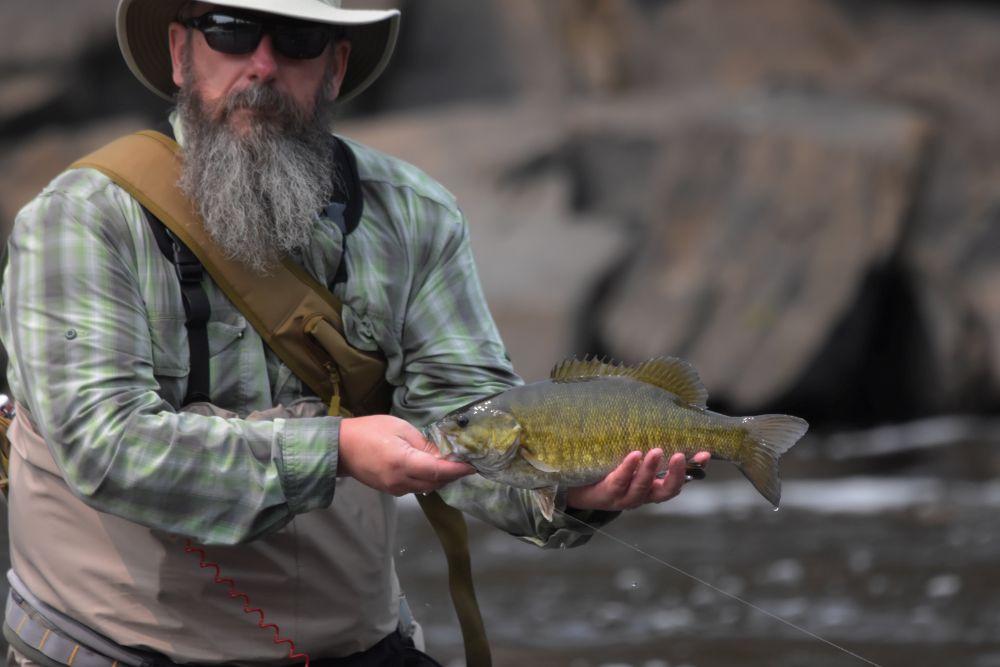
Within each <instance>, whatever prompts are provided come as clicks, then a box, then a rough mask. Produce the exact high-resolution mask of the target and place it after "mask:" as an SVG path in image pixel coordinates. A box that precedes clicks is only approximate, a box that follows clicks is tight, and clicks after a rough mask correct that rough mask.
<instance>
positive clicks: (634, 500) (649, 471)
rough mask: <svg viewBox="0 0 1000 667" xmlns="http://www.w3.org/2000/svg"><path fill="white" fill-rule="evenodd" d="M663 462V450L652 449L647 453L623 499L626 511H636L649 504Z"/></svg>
mask: <svg viewBox="0 0 1000 667" xmlns="http://www.w3.org/2000/svg"><path fill="white" fill-rule="evenodd" d="M662 462H663V450H662V449H651V450H650V451H648V452H647V453H646V455H645V456H644V457H643V459H642V463H641V464H640V465H639V467H638V469H637V470H636V472H635V475H634V476H633V477H632V481H631V484H629V487H628V490H627V491H626V493H625V497H624V498H622V505H623V506H624V507H625V508H626V509H635V508H636V507H639V506H640V505H643V504H644V503H646V502H647V498H648V496H649V493H650V490H651V489H652V488H653V483H654V481H655V480H656V475H657V472H658V471H659V469H660V466H661V464H662Z"/></svg>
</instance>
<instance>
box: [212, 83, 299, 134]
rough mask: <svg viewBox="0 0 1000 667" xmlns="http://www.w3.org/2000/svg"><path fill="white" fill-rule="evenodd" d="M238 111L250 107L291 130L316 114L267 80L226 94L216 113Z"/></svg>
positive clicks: (230, 113)
mask: <svg viewBox="0 0 1000 667" xmlns="http://www.w3.org/2000/svg"><path fill="white" fill-rule="evenodd" d="M239 111H251V112H253V113H254V115H256V116H257V117H258V118H259V119H261V120H262V121H265V122H267V121H271V122H272V123H274V124H277V125H278V126H280V127H282V128H283V129H286V130H291V131H299V130H302V129H303V128H306V127H308V126H309V124H310V122H311V121H313V120H314V118H315V115H316V114H315V112H314V113H306V112H304V111H303V110H302V109H301V108H300V107H299V105H298V104H297V103H296V102H295V100H294V99H292V97H291V96H290V95H288V94H286V93H283V92H282V91H280V90H278V89H277V88H275V87H274V86H273V85H272V84H268V83H258V84H254V85H252V86H250V87H248V88H245V89H243V90H240V91H237V92H234V93H230V94H229V95H227V96H225V97H224V98H222V100H220V102H219V107H218V108H217V109H216V114H215V115H216V117H217V118H219V119H220V120H224V119H226V118H228V117H229V116H232V115H233V114H235V113H237V112H239Z"/></svg>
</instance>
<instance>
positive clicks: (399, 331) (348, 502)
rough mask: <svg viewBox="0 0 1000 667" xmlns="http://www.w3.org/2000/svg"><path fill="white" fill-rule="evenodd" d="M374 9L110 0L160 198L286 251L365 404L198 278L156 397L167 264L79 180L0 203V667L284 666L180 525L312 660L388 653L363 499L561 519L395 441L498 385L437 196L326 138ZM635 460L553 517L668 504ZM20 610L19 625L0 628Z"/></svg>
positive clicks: (496, 355) (418, 444) (246, 251)
mask: <svg viewBox="0 0 1000 667" xmlns="http://www.w3.org/2000/svg"><path fill="white" fill-rule="evenodd" d="M398 21H399V14H398V13H397V12H395V11H362V10H344V9H341V8H339V2H336V1H335V0H222V1H220V2H217V3H212V4H209V3H202V2H184V1H182V0H173V1H170V0H120V3H119V7H118V34H119V41H120V44H121V46H122V51H123V54H124V56H125V58H126V61H127V62H128V64H129V66H130V67H131V69H132V71H133V72H134V73H135V74H136V75H137V77H138V78H139V79H140V81H142V82H143V83H144V84H145V85H147V86H149V87H150V88H151V89H153V90H154V91H156V92H158V93H159V94H161V95H163V96H166V97H174V96H176V101H177V109H176V112H175V113H174V114H172V115H171V119H170V120H171V128H170V131H171V132H172V133H173V135H174V136H175V137H176V138H177V140H178V142H179V143H180V144H181V146H182V153H181V157H182V163H183V164H182V173H181V178H180V182H179V184H178V187H180V188H181V190H182V191H183V192H184V194H185V195H186V196H187V197H188V198H189V199H190V201H191V202H192V205H193V206H194V207H195V209H196V210H197V212H198V214H199V215H200V217H201V219H202V221H203V224H204V226H205V228H206V230H207V231H208V234H209V236H210V237H211V238H212V240H213V242H214V243H215V244H217V246H218V247H220V248H221V249H222V250H223V252H224V253H226V254H227V255H228V256H230V257H233V258H235V259H236V260H238V261H239V262H241V263H243V264H244V265H246V266H248V267H250V268H251V269H253V270H254V271H255V272H257V273H258V274H260V275H262V276H263V275H267V273H268V271H269V270H270V269H271V268H273V267H274V266H275V265H276V262H278V261H279V260H280V259H281V257H283V256H289V257H291V258H292V259H293V260H294V261H295V262H296V263H297V264H299V265H300V266H301V267H302V268H304V269H305V270H306V272H308V273H309V274H310V275H311V276H312V277H313V278H314V279H316V280H317V281H318V282H320V283H322V284H324V285H326V286H328V287H330V288H331V289H332V291H333V292H334V293H335V294H336V295H337V297H339V299H340V300H341V301H342V303H343V311H342V315H343V320H344V330H345V335H346V337H347V339H348V341H349V342H350V343H351V344H352V345H353V346H355V347H357V348H359V349H363V350H378V351H380V352H381V353H382V354H384V356H385V358H386V360H387V369H386V374H385V375H386V379H387V380H388V382H389V383H390V384H391V385H392V386H393V387H394V389H393V393H392V407H391V415H375V416H366V417H357V418H340V417H327V416H324V413H323V407H322V406H319V405H318V403H317V401H316V400H315V398H314V397H313V395H312V392H311V391H310V390H309V389H308V388H307V387H306V386H305V385H304V383H303V382H302V381H301V380H300V379H299V378H298V377H296V376H295V375H294V374H293V373H292V372H291V371H290V369H289V368H288V367H287V366H285V365H284V364H283V363H282V361H281V360H280V359H279V358H278V357H277V356H276V355H275V353H274V352H273V351H272V350H271V349H270V348H268V347H267V346H265V345H264V344H263V343H262V341H261V338H260V336H259V335H258V333H257V332H256V331H255V330H254V329H253V328H252V327H250V326H248V324H247V319H246V318H245V317H244V315H243V314H242V313H241V312H240V311H239V310H237V308H236V307H235V306H234V305H233V303H232V302H231V301H230V300H229V298H228V297H227V296H226V295H225V293H223V292H222V291H221V290H220V288H219V287H218V285H216V284H215V283H214V282H213V281H212V280H211V279H209V278H207V277H206V278H204V279H203V281H202V287H203V288H204V292H205V294H206V295H207V298H208V300H209V302H210V305H211V319H210V321H209V322H208V325H207V326H208V334H209V352H210V357H209V366H210V368H209V370H210V379H211V384H210V387H209V391H208V394H209V395H208V398H209V399H210V400H209V401H208V402H201V403H199V404H195V405H186V404H185V400H184V399H185V395H186V393H187V390H188V388H189V387H188V384H189V379H190V377H191V372H192V360H191V351H190V349H189V345H188V335H187V331H186V329H185V311H184V307H183V299H182V295H181V290H180V287H179V285H178V279H177V276H176V274H175V269H174V266H173V264H171V262H170V260H169V259H168V258H167V257H166V256H165V255H164V254H163V253H161V252H160V250H159V249H158V247H157V244H156V241H155V240H154V238H153V233H152V232H151V227H150V225H149V224H147V220H146V218H145V215H144V213H143V210H142V208H141V207H140V206H139V204H138V202H137V201H136V200H135V199H133V198H132V197H131V196H130V195H129V194H127V193H126V192H125V191H124V190H122V189H121V188H120V187H119V186H117V185H115V184H114V183H113V182H112V181H111V180H110V179H109V178H108V177H107V176H105V175H104V174H102V173H100V172H98V171H95V170H92V169H72V170H69V171H67V172H64V173H63V174H61V175H60V176H59V177H58V178H56V180H55V181H53V183H52V184H50V185H49V186H48V187H47V188H46V189H45V190H44V191H43V192H42V193H41V194H40V195H39V196H38V197H37V198H36V199H35V200H34V201H33V202H31V203H30V204H29V205H28V206H27V207H26V208H25V209H24V210H23V211H22V212H21V214H20V215H19V216H18V219H17V221H16V224H15V228H14V231H13V232H12V234H11V238H10V240H9V246H8V248H9V263H8V266H7V269H6V271H5V274H4V284H3V292H2V296H3V309H2V313H0V333H2V338H3V342H4V344H5V345H6V347H7V348H8V350H9V351H10V354H11V358H12V361H11V367H10V373H9V375H10V381H11V390H12V393H13V395H14V397H15V399H16V401H17V406H18V413H17V418H16V421H15V424H14V426H13V427H12V430H11V433H10V436H11V440H12V445H13V455H12V462H11V477H12V480H13V481H12V486H11V490H10V501H9V505H10V534H11V555H12V563H13V568H12V572H11V576H10V579H11V583H12V587H13V590H14V591H15V592H14V594H13V596H12V600H11V601H10V602H9V603H8V618H7V626H8V627H7V628H6V629H5V634H7V636H8V637H12V638H13V639H12V643H13V644H14V649H13V650H12V652H11V655H10V658H9V659H10V661H11V662H10V664H18V665H34V664H83V663H84V661H85V660H84V659H85V658H86V664H94V665H111V664H112V663H114V661H115V660H117V661H118V662H117V663H116V664H137V665H138V664H165V665H166V664H173V663H177V664H222V663H225V664H230V665H276V664H291V663H293V662H294V660H292V659H290V658H289V655H290V651H289V646H288V645H287V644H284V643H280V642H278V641H276V639H277V637H276V634H277V631H275V632H274V633H272V632H271V631H270V630H267V631H261V630H259V629H258V628H256V627H255V625H256V623H255V621H256V620H257V616H246V615H245V614H243V613H241V610H240V608H239V603H237V602H234V600H233V599H232V598H231V597H230V595H229V594H228V589H227V588H226V587H224V586H219V585H217V584H216V583H215V581H214V580H213V577H212V576H211V575H210V574H208V573H207V572H206V571H205V570H202V569H200V568H199V567H198V565H199V562H198V558H197V557H196V554H197V552H195V554H192V553H191V551H190V550H185V548H184V546H185V543H186V540H188V539H189V540H191V541H192V542H194V543H197V544H201V545H207V546H206V547H205V550H204V554H205V556H204V557H205V558H206V559H207V560H209V561H211V562H214V563H217V564H219V566H220V567H221V570H222V574H223V576H228V577H232V579H233V580H234V582H235V583H234V586H235V587H237V588H238V589H239V590H240V591H242V592H245V593H247V594H248V595H249V597H250V598H251V599H252V601H253V606H254V607H259V608H261V609H262V610H263V611H264V613H265V614H266V620H267V622H269V623H276V624H277V625H278V626H279V627H280V634H281V636H283V637H288V638H290V639H292V640H293V641H294V642H295V646H296V650H297V651H298V652H300V653H304V654H308V655H309V656H310V658H311V660H312V661H313V664H331V665H332V664H351V665H368V664H372V665H374V664H378V665H401V664H404V654H406V651H407V649H404V647H405V644H406V641H405V635H406V631H407V630H408V629H409V628H408V627H407V624H406V623H401V622H400V598H401V593H400V591H399V585H398V582H397V580H396V576H395V571H394V564H393V558H392V554H393V551H394V549H393V533H394V525H395V509H394V503H393V496H400V495H403V494H407V493H414V492H416V493H422V492H428V491H433V490H440V491H441V493H442V495H443V496H444V497H445V498H446V499H447V501H448V502H449V503H450V504H453V505H455V506H457V507H459V508H461V509H463V510H465V511H467V512H469V513H471V514H473V515H476V516H479V517H481V518H483V519H485V520H487V521H489V522H491V523H493V524H494V525H496V526H498V527H499V528H501V529H503V530H506V531H507V532H509V533H511V534H513V535H515V536H517V537H519V538H521V539H524V540H527V541H530V542H533V543H535V544H538V545H539V546H543V547H544V546H553V545H575V544H579V543H582V542H583V541H585V540H586V539H587V537H588V536H589V534H590V530H589V529H588V528H586V527H585V526H584V525H583V524H582V523H580V522H578V521H575V520H573V519H570V518H567V517H566V516H562V515H559V514H557V515H556V517H554V520H553V521H551V522H550V521H546V520H544V518H542V517H541V516H540V514H539V513H538V512H537V511H536V510H535V509H534V508H533V506H532V504H531V502H530V501H529V500H528V498H527V495H526V494H525V493H524V492H522V491H519V490H515V489H511V488H509V487H504V486H501V485H497V484H494V483H491V482H488V481H487V480H484V479H483V478H481V477H479V476H478V475H474V474H473V473H474V470H473V469H472V468H471V467H469V466H467V465H465V464H460V463H455V462H450V461H445V460H442V459H441V458H439V457H438V456H437V451H436V449H435V448H434V446H433V445H432V444H431V443H429V442H428V441H427V440H426V439H425V438H424V437H423V435H422V434H421V432H420V430H418V426H420V425H424V424H427V423H428V422H430V421H431V420H433V419H434V418H436V417H439V416H441V415H443V414H445V413H447V412H448V411H450V410H451V409H454V408H456V407H458V406H460V405H463V404H465V403H467V402H469V401H471V400H473V399H475V398H478V397H482V396H486V395H490V394H493V393H496V392H498V391H502V390H503V389H505V388H507V387H510V386H512V385H514V384H516V383H518V382H519V379H518V377H517V376H516V375H515V373H514V372H513V369H512V368H511V366H510V363H509V361H508V359H507V358H506V355H505V351H504V348H503V345H502V343H501V342H500V339H499V336H498V334H497V331H496V328H495V326H494V324H493V321H492V319H491V317H490V315H489V312H488V311H487V308H486V305H485V302H484V300H483V297H482V294H481V290H480V287H479V284H478V280H477V278H476V273H475V269H474V266H473V263H472V258H471V253H470V250H469V241H468V232H467V228H466V225H465V221H464V219H463V218H462V215H461V213H460V212H459V210H458V208H457V206H456V204H455V201H454V199H453V198H452V196H451V195H450V194H449V193H448V192H447V191H445V190H444V189H443V188H442V187H441V186H439V185H438V184H437V183H435V182H433V181H432V180H431V179H429V178H428V177H427V176H426V175H424V174H422V173H421V172H419V171H418V170H417V169H415V168H413V167H411V166H409V165H406V164H404V163H402V162H400V161H398V160H395V159H393V158H391V157H388V156H386V155H383V154H380V153H378V152H376V151H374V150H372V149H370V148H367V147H365V146H362V145H359V144H356V143H352V142H349V141H344V142H341V141H340V140H337V139H335V138H334V137H333V135H331V134H330V132H329V126H330V123H331V115H332V109H333V102H334V101H335V100H344V99H347V98H349V97H352V96H354V95H356V94H358V93H359V92H360V91H361V90H362V89H364V88H365V87H366V86H367V85H369V84H370V83H371V81H372V80H374V79H375V78H376V77H377V76H378V74H379V73H380V72H381V71H382V69H383V68H384V67H385V64H386V62H387V61H388V59H389V56H390V54H391V52H392V48H393V44H394V41H395V37H396V32H397V28H398ZM281 297H282V295H274V298H276V299H280V298H281ZM661 459H662V452H659V451H658V450H657V451H654V452H650V453H649V454H648V455H647V456H645V457H644V458H643V457H642V456H641V455H640V454H639V453H633V454H632V455H630V456H629V457H628V458H627V459H626V460H625V461H624V462H623V463H622V465H621V466H620V467H619V468H618V469H616V470H615V471H614V472H612V473H611V474H610V475H609V476H608V477H607V478H606V479H604V480H603V481H601V482H599V483H597V484H595V485H593V486H590V487H580V488H574V489H569V490H568V491H567V492H566V493H565V494H564V496H563V497H562V498H560V499H559V501H560V503H561V506H560V508H561V509H566V510H567V511H568V512H569V513H570V514H571V515H573V516H576V517H577V518H579V519H582V520H584V521H588V522H590V523H591V524H595V523H601V522H604V521H607V520H609V519H610V518H611V517H612V516H614V515H613V514H610V512H614V511H617V510H622V509H627V508H633V507H638V506H640V505H642V504H644V503H647V502H659V501H662V500H666V499H668V498H670V497H673V496H674V495H676V494H677V493H678V492H679V491H680V488H681V485H682V483H683V481H684V469H685V463H686V462H685V460H684V457H683V456H682V455H676V456H675V457H673V458H672V459H671V460H670V462H669V467H668V471H667V474H666V475H665V476H664V477H662V478H657V476H656V471H657V468H658V467H659V465H660V463H661ZM695 460H696V462H698V463H702V464H703V463H704V462H705V461H706V460H707V454H699V455H698V456H697V457H695ZM12 613H13V614H15V615H16V618H17V619H20V620H18V625H20V626H22V627H20V628H14V627H11V626H12V625H14V624H13V622H12V621H11V614H12ZM25 619H26V620H25ZM32 624H35V625H37V626H38V627H39V628H44V632H43V633H42V638H41V639H40V640H39V642H38V643H33V644H32V645H29V642H28V641H27V640H26V639H25V637H26V635H25V634H24V632H25V630H24V627H33V626H32ZM264 624H265V623H264V620H263V619H261V625H262V626H263V625H264ZM400 629H401V630H402V633H401V632H400ZM19 632H20V633H21V634H18V633H19ZM60 642H62V643H60ZM57 644H59V645H60V646H62V645H63V644H65V645H68V646H76V648H74V649H73V651H74V652H73V653H72V655H69V656H59V655H57V654H56V653H57V650H56V649H57V646H56V645H57ZM409 655H411V657H412V656H413V655H414V654H413V652H412V650H410V651H409ZM95 656H96V657H95ZM337 659H345V660H347V662H337ZM102 660H103V662H102ZM299 660H301V658H299ZM327 661H329V662H327Z"/></svg>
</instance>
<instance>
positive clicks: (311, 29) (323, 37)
mask: <svg viewBox="0 0 1000 667" xmlns="http://www.w3.org/2000/svg"><path fill="white" fill-rule="evenodd" d="M272 34H273V36H274V48H275V50H276V51H277V52H278V53H280V54H281V55H283V56H285V57H288V58H297V59H300V60H304V59H310V58H316V57H318V56H319V55H320V54H321V53H323V49H325V48H326V45H327V44H328V43H329V42H330V29H329V28H327V27H326V26H323V25H315V24H285V25H276V26H275V27H274V30H273V31H272Z"/></svg>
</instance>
